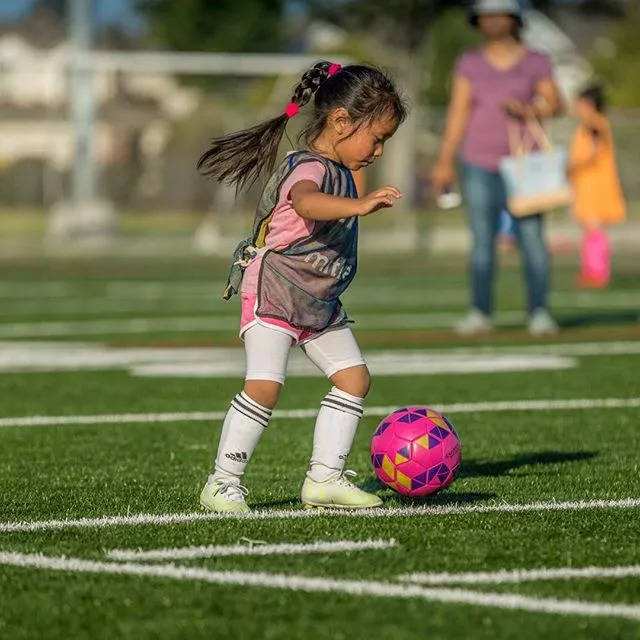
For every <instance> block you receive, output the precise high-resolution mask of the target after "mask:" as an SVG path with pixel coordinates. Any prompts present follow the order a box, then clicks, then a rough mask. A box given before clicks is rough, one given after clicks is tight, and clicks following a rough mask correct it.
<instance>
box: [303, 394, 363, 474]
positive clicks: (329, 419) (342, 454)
mask: <svg viewBox="0 0 640 640" xmlns="http://www.w3.org/2000/svg"><path fill="white" fill-rule="evenodd" d="M363 402H364V398H358V397H357V396H352V395H351V394H350V393H347V392H346V391H341V390H340V389H338V388H337V387H333V388H332V389H331V391H329V393H328V394H327V395H326V396H325V397H324V399H323V400H322V402H321V406H320V411H319V413H318V418H317V419H316V429H315V432H314V434H313V454H312V455H311V463H310V465H309V471H308V472H307V475H308V476H309V477H310V478H311V479H312V480H315V481H316V482H324V481H325V480H328V479H329V478H330V477H332V476H335V475H336V474H340V473H342V471H343V470H344V465H345V464H346V461H347V456H348V455H349V452H350V451H351V446H352V445H353V439H354V437H355V435H356V429H357V428H358V422H360V418H361V417H362V412H363V409H362V404H363Z"/></svg>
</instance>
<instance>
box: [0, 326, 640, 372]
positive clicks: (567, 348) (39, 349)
mask: <svg viewBox="0 0 640 640" xmlns="http://www.w3.org/2000/svg"><path fill="white" fill-rule="evenodd" d="M1 326H2V325H0V327H1ZM638 354H640V340H636V341H612V342H592V343H591V342H587V343H555V344H536V345H520V346H509V347H459V348H450V349H385V350H380V351H372V352H371V353H370V354H368V358H367V359H368V361H369V364H370V368H371V369H372V370H373V371H375V372H377V373H378V374H380V375H390V374H391V373H395V374H401V373H403V372H404V373H406V374H407V375H409V374H411V372H422V374H426V373H430V374H431V373H439V374H449V373H470V372H478V371H505V370H522V369H526V370H532V369H561V368H567V367H569V366H574V365H575V364H576V363H575V361H574V360H573V359H569V358H574V357H576V356H598V355H621V356H629V355H638ZM244 367H245V355H244V350H243V349H241V348H237V347H230V348H215V347H173V348H157V347H137V348H113V347H108V346H106V345H103V344H100V343H97V344H95V343H86V342H69V343H60V342H50V341H49V342H45V341H38V340H30V341H25V342H17V341H10V340H0V373H19V372H23V371H81V370H109V369H129V371H130V372H131V373H133V374H134V375H141V374H144V375H172V376H178V375H189V376H192V377H199V376H207V377H221V376H242V375H243V374H244ZM288 372H289V375H290V376H305V375H320V373H319V372H318V371H317V369H316V368H315V367H314V366H313V365H312V364H311V362H309V360H308V359H307V358H305V357H304V354H303V353H302V352H300V351H298V350H293V351H292V353H291V358H290V362H289V367H288Z"/></svg>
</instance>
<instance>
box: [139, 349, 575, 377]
mask: <svg viewBox="0 0 640 640" xmlns="http://www.w3.org/2000/svg"><path fill="white" fill-rule="evenodd" d="M295 356H298V357H293V358H292V359H291V361H290V362H289V366H288V369H287V375H288V377H290V378H295V377H319V376H320V372H319V370H318V369H317V368H316V367H315V366H314V365H313V364H312V363H311V362H310V361H309V360H307V359H306V358H301V357H300V354H298V353H296V354H295ZM577 364H578V363H577V361H576V360H575V359H574V358H566V357H560V356H554V355H533V354H532V355H529V356H527V355H523V354H513V355H484V356H482V355H479V356H456V355H450V356H431V357H430V358H425V357H424V356H423V355H422V354H415V353H414V354H403V353H402V352H399V351H396V352H395V353H393V352H384V353H376V352H373V353H371V354H369V355H368V356H367V365H368V366H369V369H370V371H371V372H372V373H373V375H377V376H408V375H423V376H424V375H429V376H434V375H454V374H459V373H461V374H466V373H499V372H507V371H557V370H563V369H572V368H573V367H575V366H577ZM129 372H130V373H131V375H133V376H142V377H171V378H176V377H188V378H209V377H211V378H232V377H238V378H242V376H243V375H244V373H245V362H244V357H243V358H242V360H239V359H236V360H235V361H234V360H226V361H225V360H219V361H217V362H198V363H180V362H171V363H154V364H142V365H133V366H132V367H131V368H130V370H129Z"/></svg>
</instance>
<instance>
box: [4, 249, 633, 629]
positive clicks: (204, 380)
mask: <svg viewBox="0 0 640 640" xmlns="http://www.w3.org/2000/svg"><path fill="white" fill-rule="evenodd" d="M516 262H517V261H516V260H515V258H514V257H513V256H511V255H506V256H503V263H504V264H503V267H504V269H503V272H502V274H501V278H500V286H499V291H498V299H499V309H498V322H499V324H500V331H498V332H496V333H495V334H494V335H492V336H490V337H486V338H481V339H469V340H461V339H459V338H457V337H456V336H455V335H454V334H453V333H452V332H451V331H450V330H449V327H450V325H451V323H452V321H453V320H454V319H455V318H456V317H458V316H459V315H461V314H462V313H463V311H464V309H465V305H466V296H467V293H466V284H465V267H464V263H463V262H462V261H461V260H458V259H453V260H445V259H444V258H442V257H431V258H429V257H427V256H421V255H417V256H414V255H409V256H398V257H396V258H393V259H392V258H384V259H380V258H374V257H364V258H363V259H362V262H361V266H360V272H359V275H358V278H357V280H356V284H354V286H353V290H352V291H351V292H350V293H349V294H348V296H346V298H345V306H346V307H347V309H348V310H349V311H350V313H351V315H352V317H353V319H354V320H355V321H356V324H355V325H354V330H355V331H356V334H357V336H358V338H359V341H360V342H361V344H362V346H363V348H364V349H365V354H366V355H367V356H368V357H369V359H370V362H371V368H372V370H373V373H374V383H373V388H372V392H371V394H370V396H369V398H368V400H367V407H368V409H369V414H368V415H366V417H365V419H364V420H363V421H362V423H361V425H360V429H359V433H358V438H357V442H356V446H355V449H354V451H353V453H352V456H351V458H350V460H349V467H351V468H353V469H355V470H357V471H358V472H359V476H358V482H360V483H362V485H364V486H366V487H369V488H370V489H371V488H375V490H378V491H380V495H382V496H383V497H384V499H385V509H384V510H380V511H378V512H376V513H371V514H367V515H366V516H362V515H358V514H355V515H350V516H345V515H340V514H335V513H332V512H303V511H301V510H300V509H299V503H298V492H299V488H300V485H301V482H302V479H303V475H304V471H305V465H306V462H307V459H308V455H309V454H310V449H311V438H312V428H313V417H312V413H313V411H314V410H315V409H316V408H317V407H318V404H319V401H320V399H321V398H322V397H323V395H324V394H325V393H326V390H327V383H326V381H324V380H322V379H321V378H319V377H317V376H312V375H309V374H308V371H307V370H306V369H305V368H304V363H303V361H302V360H296V361H294V364H295V366H299V367H301V368H300V369H299V371H298V370H297V371H298V373H299V374H300V375H295V376H293V377H291V378H290V379H289V380H288V381H287V384H286V386H285V390H284V392H283V395H282V400H281V404H280V406H279V410H280V413H278V414H276V416H275V417H274V419H273V420H272V422H271V424H270V426H269V429H268V431H267V432H266V434H265V437H264V439H263V441H262V442H261V445H260V447H259V448H258V451H257V454H256V456H255V458H254V460H253V461H252V463H251V465H250V467H249V471H248V473H247V477H246V484H247V485H248V487H249V489H250V496H249V502H250V505H251V506H252V507H253V509H254V512H255V516H253V517H250V518H243V519H239V518H235V519H233V518H216V517H208V518H206V517H203V515H202V514H201V513H200V512H199V511H198V509H197V497H198V492H199V489H200V486H201V483H202V481H203V479H204V478H205V477H206V474H207V471H208V467H209V462H210V458H211V455H212V453H213V449H214V444H215V441H216V440H217V433H218V430H219V427H220V423H221V421H220V416H221V415H222V413H223V412H224V411H225V410H226V407H227V404H228V401H229V399H230V398H231V396H232V395H233V394H234V393H236V392H237V390H238V389H239V385H240V384H241V366H242V356H241V353H240V352H239V351H238V348H239V342H238V340H237V338H236V330H237V320H236V314H237V303H236V302H233V303H230V304H225V303H222V302H220V301H218V299H217V296H218V294H219V291H220V289H221V285H222V281H223V278H224V275H225V274H224V265H223V263H222V262H220V261H217V260H212V259H204V258H178V257H166V258H164V259H158V260H142V259H137V260H136V259H115V258H110V259H107V258H104V259H96V260H92V261H89V260H83V259H80V258H78V259H74V260H71V259H69V260H63V259H57V260H45V259H41V260H32V259H31V260H27V259H24V260H14V261H11V262H3V263H1V264H0V267H1V268H2V272H3V277H2V280H0V450H1V452H2V455H1V456H0V486H1V487H2V500H1V501H0V603H1V604H0V638H63V637H64V638H68V637H73V638H89V637H91V638H107V637H108V638H136V639H143V638H158V637H162V638H242V639H244V638H331V639H338V638H349V639H353V638H378V639H387V638H389V639H391V638H393V639H396V638H409V637H412V638H414V637H420V638H434V639H436V638H443V639H444V638H447V639H451V638H474V639H475V638H499V639H507V638H513V637H516V636H517V637H519V638H543V637H544V638H560V637H562V638H566V639H567V640H573V639H574V638H639V637H640V555H639V553H638V540H639V538H640V474H639V462H638V461H639V460H640V445H639V444H638V437H637V433H638V425H639V417H640V384H639V379H640V323H639V322H638V312H639V309H640V267H639V266H638V263H637V259H634V258H633V257H628V258H626V259H625V258H624V257H621V258H620V259H619V260H618V263H617V265H616V278H615V280H614V282H613V284H612V286H611V288H610V289H609V290H607V291H604V292H578V291H576V290H575V289H574V288H573V278H574V273H575V265H574V264H573V263H572V261H571V260H570V259H568V258H564V259H558V260H556V264H555V268H554V295H553V306H554V310H555V313H556V315H557V317H558V319H559V320H560V322H561V324H562V326H563V331H562V333H561V334H560V335H559V336H558V337H556V338H552V339H545V340H543V341H536V340H534V339H532V338H530V337H529V336H528V334H527V333H526V332H525V331H524V330H523V327H522V320H523V313H522V287H521V284H520V274H519V272H518V269H517V265H516ZM296 363H297V364H296ZM403 367H410V368H411V373H409V374H406V373H404V375H403V372H404V371H406V369H403ZM430 367H431V368H432V369H433V370H437V371H438V373H433V371H430V370H429V369H430ZM376 370H377V371H378V373H377V374H376ZM407 404H430V405H436V406H441V407H444V408H445V410H446V411H447V414H448V415H449V417H450V418H451V419H452V420H453V421H454V423H455V424H456V427H457V430H458V432H459V434H460V436H461V439H462V442H463V465H462V469H461V473H460V475H459V477H458V479H457V480H456V482H455V483H454V484H453V485H452V486H451V487H450V488H449V489H448V490H446V491H445V492H443V493H442V494H439V495H437V496H435V497H432V498H429V499H426V500H422V501H417V500H404V499H401V498H400V497H398V496H397V495H395V494H393V493H392V492H391V491H390V490H388V489H383V488H382V487H378V486H377V485H376V483H375V481H374V479H373V473H372V470H371V467H370V462H369V458H368V444H369V440H370V437H371V434H372V432H373V431H374V429H375V427H376V425H377V423H378V422H379V420H380V416H381V415H383V414H384V413H385V411H386V410H387V408H389V409H390V408H392V407H400V406H405V405H407ZM299 409H303V410H307V411H306V413H305V412H303V413H302V414H295V413H293V412H292V410H299ZM301 416H302V417H301ZM111 516H120V518H119V519H117V518H116V519H109V517H111ZM83 519H84V520H83ZM256 541H259V542H256ZM371 541H373V542H371ZM261 542H264V543H266V544H268V545H282V544H285V543H291V544H295V545H302V546H299V547H275V548H274V549H271V550H270V549H269V547H267V548H266V549H264V550H263V552H261V551H259V549H260V547H262V546H263V545H261V544H260V543H261ZM314 542H318V543H320V544H326V543H340V544H338V545H336V546H334V547H333V548H331V547H328V548H325V549H324V550H322V548H321V549H320V550H317V549H316V550H315V552H314V553H311V551H313V549H309V548H308V545H310V544H311V543H314ZM354 542H360V543H362V547H363V548H361V549H351V550H349V548H350V545H351V544H352V543H354ZM229 545H232V546H234V547H237V545H240V546H241V548H240V549H238V548H235V551H234V549H232V548H229ZM202 546H207V547H208V546H216V547H217V549H205V550H200V551H199V552H196V551H185V548H191V547H202ZM157 549H165V550H167V551H166V552H165V553H164V556H163V558H161V559H145V558H143V557H139V556H137V555H136V553H137V552H139V551H141V550H147V551H149V550H157ZM114 550H130V551H132V553H133V555H130V558H131V559H128V560H124V559H117V557H116V555H113V553H112V552H113V551H114ZM176 550H181V551H180V552H176ZM293 551H295V553H293ZM176 553H179V554H182V557H176V558H172V557H171V554H176ZM222 553H225V554H227V555H220V554H222ZM251 553H254V554H255V553H262V555H250V554H251ZM214 554H218V555H214ZM232 554H233V555H232ZM196 556H197V557H196ZM203 556H204V557H203ZM588 567H592V568H594V569H593V570H591V571H583V569H585V568H588ZM534 569H535V570H540V571H539V572H538V573H535V574H532V573H530V571H531V570H534ZM512 571H520V573H517V574H513V573H505V572H512ZM480 572H482V574H484V575H481V574H480ZM443 573H445V574H460V573H464V574H468V575H464V576H460V575H453V576H452V575H444V576H443V575H441V574H443Z"/></svg>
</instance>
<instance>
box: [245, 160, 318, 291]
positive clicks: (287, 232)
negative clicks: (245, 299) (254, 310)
mask: <svg viewBox="0 0 640 640" xmlns="http://www.w3.org/2000/svg"><path fill="white" fill-rule="evenodd" d="M324 174H325V168H324V165H323V164H322V163H321V162H303V163H301V164H299V165H298V166H297V167H296V168H295V169H294V170H293V171H292V172H291V175H290V176H289V177H288V178H287V179H286V180H285V181H284V183H283V184H282V187H281V189H280V198H279V200H278V204H277V205H276V206H275V209H274V210H273V215H272V216H271V220H270V221H269V226H268V228H267V236H266V238H265V246H264V247H263V248H261V249H259V250H258V255H257V256H256V257H255V258H254V259H253V260H252V261H251V263H250V264H249V266H248V267H247V268H246V270H245V272H244V276H243V278H242V288H241V292H242V293H254V294H255V293H256V292H257V290H258V274H259V272H260V264H261V262H262V256H263V255H264V253H265V251H267V250H268V249H282V248H283V247H286V246H288V245H290V244H291V243H292V242H294V241H295V240H299V239H300V238H306V237H307V236H310V235H311V234H312V233H313V229H314V227H315V221H314V220H307V219H305V218H302V217H301V216H299V215H298V214H297V213H296V210H295V209H294V208H293V205H292V203H291V189H292V188H293V185H294V184H296V182H302V181H303V180H311V181H312V182H315V183H316V184H317V185H318V188H319V189H321V188H322V182H323V180H324Z"/></svg>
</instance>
